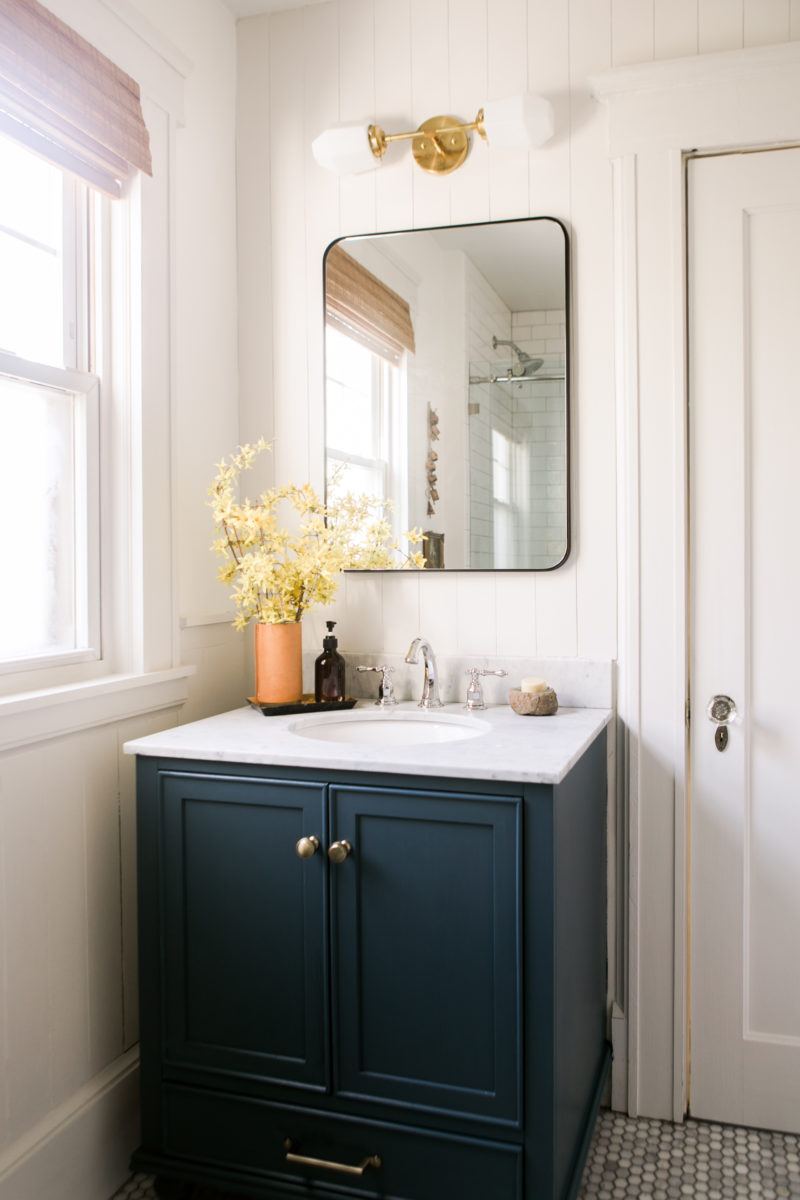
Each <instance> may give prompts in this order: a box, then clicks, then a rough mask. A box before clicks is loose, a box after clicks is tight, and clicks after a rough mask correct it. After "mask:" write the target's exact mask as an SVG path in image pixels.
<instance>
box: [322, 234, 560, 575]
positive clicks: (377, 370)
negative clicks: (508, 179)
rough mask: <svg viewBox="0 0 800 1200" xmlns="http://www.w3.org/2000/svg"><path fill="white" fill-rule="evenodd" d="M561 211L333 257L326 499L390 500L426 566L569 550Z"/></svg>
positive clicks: (538, 558)
mask: <svg viewBox="0 0 800 1200" xmlns="http://www.w3.org/2000/svg"><path fill="white" fill-rule="evenodd" d="M567 259H568V247H567V236H566V231H565V230H564V227H563V226H562V225H561V224H560V222H559V221H557V220H555V219H554V218H551V217H536V218H532V219H530V220H518V221H494V222H491V223H490V224H486V225H458V226H450V227H448V228H443V229H419V230H413V231H409V232H403V233H389V234H375V235H366V236H364V237H348V238H343V239H341V240H340V241H338V242H335V243H334V244H333V245H332V246H330V247H329V248H328V251H327V253H326V256H325V322H326V325H325V328H326V338H325V351H326V353H325V377H326V378H325V453H326V476H327V488H328V496H329V498H332V497H333V496H335V495H336V494H337V492H338V493H340V492H354V493H365V492H366V493H369V494H370V495H371V496H373V497H374V498H375V499H376V500H378V501H389V502H390V507H389V519H390V521H391V523H392V526H393V529H394V533H395V535H396V536H397V537H398V538H399V539H400V540H401V542H402V540H403V536H404V534H405V533H406V531H408V530H409V529H413V528H415V527H416V528H418V529H421V530H422V531H423V534H424V539H423V543H422V550H423V553H424V555H425V561H426V569H428V570H442V569H452V570H459V571H463V570H512V571H523V570H534V571H536V570H538V571H547V570H552V569H553V568H554V567H557V566H560V564H561V563H563V562H564V560H565V558H566V557H567V554H568V552H569V490H570V489H569V436H568V428H569V407H568V398H569V389H568V380H569V360H568V347H569V312H568V304H569V291H568V282H567V280H568V261H567Z"/></svg>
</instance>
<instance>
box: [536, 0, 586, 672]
mask: <svg viewBox="0 0 800 1200" xmlns="http://www.w3.org/2000/svg"><path fill="white" fill-rule="evenodd" d="M569 27H570V12H569V5H567V4H564V5H554V4H550V3H548V0H529V3H528V79H529V81H530V87H531V88H532V89H533V90H534V91H537V92H543V93H544V94H545V95H546V96H548V97H549V98H550V99H551V100H552V102H553V106H554V110H555V119H556V132H555V137H554V139H553V141H552V142H550V143H548V145H547V146H545V147H543V148H542V149H541V150H534V151H533V152H532V154H531V156H530V161H531V167H530V186H529V201H528V205H529V207H528V211H529V213H530V215H531V216H554V217H559V218H560V219H561V220H562V221H564V222H565V223H566V225H567V228H568V230H570V217H571V190H572V188H571V159H570V153H571V151H570V146H571V140H572V98H571V94H570V87H569V80H570V40H569ZM574 445H575V437H574V430H573V437H572V444H571V447H570V453H573V449H574ZM576 494H577V488H576V483H575V471H574V463H573V474H572V504H573V506H574V505H575V497H576ZM573 516H574V507H573ZM575 589H576V573H575V557H574V550H573V552H572V553H571V555H570V558H569V559H568V561H567V564H566V565H565V566H564V567H561V568H559V570H558V571H554V572H552V573H548V574H547V575H541V574H539V575H536V576H535V579H534V595H535V610H536V617H535V620H536V625H535V629H536V652H537V654H543V655H544V654H574V653H576V651H577V593H576V590H575Z"/></svg>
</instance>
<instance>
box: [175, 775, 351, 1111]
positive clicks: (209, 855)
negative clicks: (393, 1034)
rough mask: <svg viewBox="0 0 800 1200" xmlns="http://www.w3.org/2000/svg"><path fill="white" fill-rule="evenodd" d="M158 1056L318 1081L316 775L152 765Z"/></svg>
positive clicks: (322, 1003)
mask: <svg viewBox="0 0 800 1200" xmlns="http://www.w3.org/2000/svg"><path fill="white" fill-rule="evenodd" d="M160 795H161V835H162V847H161V863H162V889H163V890H162V895H163V904H164V928H165V946H164V953H165V991H164V997H165V1013H166V1033H167V1038H166V1053H165V1057H166V1059H167V1062H168V1063H172V1064H174V1065H195V1066H202V1067H204V1068H209V1069H212V1070H213V1069H216V1070H218V1071H222V1072H225V1073H230V1074H233V1075H236V1074H239V1073H246V1074H248V1075H255V1076H258V1077H261V1078H264V1079H272V1080H279V1081H282V1082H286V1083H295V1084H303V1085H306V1086H311V1087H317V1088H324V1087H325V1086H326V1084H327V1078H326V1066H325V1057H326V1056H325V1028H326V1025H325V1010H326V981H325V972H324V962H325V944H326V939H325V921H326V911H325V903H324V897H325V874H326V870H327V868H326V864H325V858H324V854H323V852H322V850H321V849H320V850H319V851H318V852H317V853H316V854H315V855H314V856H313V857H312V858H309V859H300V858H299V857H298V856H297V854H296V853H295V844H296V843H297V841H298V840H299V839H300V838H301V837H307V836H310V835H312V834H313V835H315V836H316V837H317V838H319V839H320V842H321V843H322V839H323V837H324V809H325V788H324V787H321V786H319V785H318V784H303V783H291V782H287V781H281V782H269V781H263V780H256V779H230V778H229V779H226V778H221V777H219V776H214V777H204V776H202V775H191V774H186V775H183V774H180V773H175V774H172V773H170V774H166V773H165V774H163V775H162V776H161V793H160Z"/></svg>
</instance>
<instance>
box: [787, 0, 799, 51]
mask: <svg viewBox="0 0 800 1200" xmlns="http://www.w3.org/2000/svg"><path fill="white" fill-rule="evenodd" d="M789 38H790V40H791V41H793V42H795V41H797V40H798V39H800V0H790V4H789Z"/></svg>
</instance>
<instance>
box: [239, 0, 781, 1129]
mask: <svg viewBox="0 0 800 1200" xmlns="http://www.w3.org/2000/svg"><path fill="white" fill-rule="evenodd" d="M238 30H239V127H238V137H239V158H238V163H239V167H238V170H239V245H240V248H241V257H240V276H239V296H240V371H241V385H242V389H241V410H240V411H241V422H242V426H241V428H242V436H243V437H244V438H249V439H252V438H253V437H256V436H258V434H260V433H264V434H265V435H266V436H274V437H275V461H274V474H275V477H276V479H277V480H278V481H280V482H283V481H286V480H289V479H291V480H297V481H300V480H304V479H306V478H310V479H311V480H312V481H314V482H315V483H317V484H319V483H320V481H321V478H322V337H323V325H322V272H321V258H322V252H323V250H324V248H325V246H326V245H327V243H328V242H330V241H331V240H332V239H333V238H335V237H338V236H340V235H342V234H348V233H365V232H371V231H379V230H394V229H403V228H412V227H422V226H426V225H438V224H448V223H457V222H469V221H483V220H488V219H493V218H500V217H520V216H525V215H534V216H535V215H552V216H557V217H560V218H561V219H562V220H563V221H565V222H566V224H567V225H568V227H569V229H570V234H571V247H572V255H573V257H572V280H571V282H572V346H571V349H572V417H573V425H572V503H573V516H574V522H573V525H574V538H573V548H572V554H571V556H570V558H569V560H568V562H567V564H566V565H565V566H564V567H563V568H561V569H560V570H557V571H554V572H552V573H549V574H538V575H535V576H532V575H513V574H509V575H498V576H492V575H478V574H475V575H449V576H446V577H436V578H434V577H432V576H431V577H423V578H422V579H417V578H413V577H401V578H397V577H393V576H375V577H373V578H370V577H365V576H350V577H348V579H347V581H346V584H345V585H344V586H343V588H342V590H341V591H340V593H339V597H338V599H337V603H336V604H335V605H334V606H332V614H331V615H333V616H335V617H337V618H338V619H339V620H340V622H341V635H342V638H341V644H342V648H343V649H344V650H346V651H355V652H357V653H361V652H364V651H374V652H376V653H377V652H383V653H395V654H401V653H403V652H404V651H405V649H406V646H407V645H408V641H409V639H410V638H411V637H412V636H413V635H414V634H415V633H417V632H424V633H425V635H426V636H428V637H429V638H430V640H431V641H432V642H433V644H434V646H435V647H436V649H437V650H439V651H441V652H442V653H450V654H457V655H463V656H480V657H487V658H491V657H492V656H495V655H508V656H520V657H523V656H540V657H551V656H570V655H575V656H580V657H584V658H596V659H609V658H618V659H622V660H624V658H625V656H626V655H627V654H628V653H629V652H630V651H631V650H632V649H634V650H635V640H636V637H637V636H638V634H637V633H636V632H635V631H634V632H632V631H631V628H630V623H629V620H628V615H629V614H630V615H631V616H633V615H634V613H635V611H636V605H637V604H638V603H639V599H640V598H639V593H638V576H634V575H632V574H631V573H632V572H637V571H638V559H637V558H636V553H635V547H633V546H632V545H631V544H630V539H631V538H635V536H636V530H635V529H633V528H632V527H631V525H630V522H629V520H628V514H627V513H626V514H623V516H622V519H621V520H619V521H618V513H617V505H618V496H617V486H618V482H619V484H620V487H621V488H622V502H623V504H625V503H626V498H627V489H626V487H623V485H624V484H626V480H627V472H628V471H629V470H630V469H631V466H633V467H634V468H638V458H637V456H636V454H637V451H636V438H637V436H638V435H637V431H636V428H635V427H633V426H631V427H626V428H624V429H622V428H620V429H618V428H617V425H616V420H617V412H616V398H615V389H616V381H615V348H618V346H619V343H618V341H617V340H616V338H617V335H618V333H619V331H618V330H615V328H614V277H615V269H616V271H617V273H618V275H620V276H622V275H624V273H625V272H626V271H629V269H630V264H629V263H628V262H626V260H625V258H624V252H623V251H624V248H620V247H619V246H618V248H617V258H616V261H615V251H614V239H613V218H612V207H613V206H612V192H613V181H612V171H611V165H610V162H609V158H608V127H607V117H606V115H605V114H604V112H603V111H602V110H601V108H600V107H599V106H598V105H597V104H596V102H595V101H594V100H593V99H592V98H591V95H590V87H589V76H590V75H593V74H594V73H596V72H599V71H603V70H605V69H607V68H609V67H621V66H624V65H626V64H631V63H643V62H649V61H652V60H654V59H668V58H673V57H675V56H679V55H697V54H698V53H708V52H711V51H720V50H728V49H737V48H742V47H745V46H756V45H763V44H766V43H774V42H782V41H789V40H791V39H797V38H800V8H799V7H798V4H797V0H563V2H562V3H553V2H552V0H491V3H487V0H333V2H329V3H323V4H317V5H311V6H308V7H305V8H301V9H294V10H292V11H290V12H280V13H275V14H273V15H271V16H265V17H256V18H249V19H247V20H243V21H240V22H239V25H238ZM526 88H530V89H531V90H534V91H540V92H543V93H545V94H546V95H548V96H549V97H550V98H551V99H552V101H553V103H554V106H555V111H556V136H555V138H554V140H553V141H552V142H551V143H550V144H549V145H547V146H545V147H543V148H542V149H541V150H538V151H535V152H533V153H531V154H530V155H528V154H516V155H501V154H498V153H493V152H492V151H491V150H489V151H487V150H486V148H485V147H483V146H482V145H478V146H475V147H474V148H473V152H472V154H471V155H470V157H469V159H468V161H467V163H466V164H465V166H464V167H463V168H462V169H461V170H460V171H458V172H457V173H456V174H454V175H453V176H452V177H450V178H448V179H444V180H442V179H432V178H430V177H428V176H425V175H424V174H423V173H422V172H420V171H419V170H417V169H416V168H414V167H413V165H412V163H411V160H410V156H409V155H408V154H407V153H405V154H404V153H402V152H400V151H396V152H394V153H391V154H390V155H388V156H387V160H386V161H385V162H384V164H383V165H382V166H381V167H380V168H379V169H378V170H377V171H375V172H374V173H372V174H369V175H365V176H356V177H351V178H346V179H342V180H341V181H340V180H338V179H337V178H336V177H334V176H333V175H331V174H328V173H326V172H325V171H323V170H321V169H320V168H319V167H318V166H317V165H316V163H315V162H314V160H313V158H312V156H311V151H310V142H311V139H312V137H313V136H314V135H315V134H316V133H317V132H319V130H320V129H322V128H324V127H326V126H328V125H331V124H334V123H336V122H337V121H347V120H362V119H367V118H369V119H379V120H380V121H381V122H382V123H384V124H385V125H386V126H387V127H389V128H409V127H411V126H413V125H415V124H417V123H418V122H419V121H420V120H422V119H423V118H425V117H428V116H432V115H433V114H434V113H440V112H448V111H451V112H454V113H456V114H457V115H460V116H463V117H466V118H469V117H471V116H472V115H473V114H474V112H475V111H476V110H477V108H478V106H479V104H480V103H481V102H482V101H483V100H484V99H486V98H487V97H500V96H503V95H508V94H510V93H513V92H515V91H521V90H524V89H526ZM649 132H650V131H649V130H648V133H649ZM622 199H624V196H623V197H622ZM621 317H622V319H623V320H624V319H625V314H624V313H621ZM634 320H635V317H634ZM634 337H635V327H634ZM673 349H674V347H673ZM626 356H627V345H626ZM664 366H665V363H664V360H663V358H662V361H661V368H662V371H663V369H664ZM627 367H628V360H627V357H626V369H627ZM623 383H625V380H623ZM626 386H627V385H626ZM626 411H627V410H626V409H625V407H624V405H623V406H621V408H620V412H621V413H626ZM633 415H634V416H635V414H633ZM618 455H619V462H620V475H621V478H620V480H619V481H618V478H617V461H618ZM661 473H662V474H663V470H662V471H661ZM654 474H655V475H656V476H657V477H658V478H659V479H660V478H661V475H660V474H659V472H658V471H656V472H655V473H654ZM652 491H653V487H652V485H651V484H650V482H648V494H650V493H652ZM660 503H661V505H662V508H663V509H664V512H665V514H666V516H665V521H666V522H667V523H669V521H670V520H671V513H672V509H671V507H670V506H671V505H672V503H673V494H672V490H671V487H668V488H667V489H666V490H665V491H664V493H663V497H662V499H661V502H660ZM647 549H648V553H649V554H650V555H651V556H653V555H657V554H658V551H659V546H658V543H657V542H655V543H653V544H652V545H649V546H648V548H647ZM618 564H619V571H620V573H619V575H618ZM671 568H672V562H670V564H669V568H668V573H669V570H671ZM618 579H620V580H621V582H622V592H623V595H622V600H623V603H622V605H621V606H618ZM667 586H671V585H670V584H668V585H667ZM651 597H652V604H653V609H652V619H653V620H657V608H658V603H659V596H658V595H655V596H653V593H651V592H648V593H647V595H645V596H643V597H642V599H643V600H645V601H646V602H647V603H650V602H651ZM321 615H322V614H320V616H321ZM618 622H619V625H618ZM307 629H308V638H307V641H306V645H307V648H309V649H312V648H316V646H317V645H318V644H319V641H320V634H321V629H320V625H319V620H318V619H317V618H314V620H312V621H309V622H307ZM621 666H622V668H623V670H624V668H625V662H624V661H622V663H621ZM646 682H647V683H648V686H650V687H653V688H658V687H659V681H658V678H657V676H652V677H649V678H648V679H647V680H646ZM635 687H636V681H635V680H634V681H632V682H631V683H630V684H626V696H627V703H628V705H629V708H631V707H632V706H633V707H635V705H636V704H637V703H638V698H637V695H636V694H635ZM620 750H621V751H624V753H625V756H626V770H625V771H620V776H621V777H624V776H625V775H626V774H627V772H628V770H629V769H630V768H629V766H628V765H627V763H628V757H629V755H632V756H635V755H636V753H637V747H636V744H635V742H634V743H633V744H631V745H628V742H627V738H626V732H625V729H624V727H621V729H620V734H619V743H618V753H619V751H620ZM634 765H635V764H634ZM623 811H624V810H623ZM670 812H671V810H670ZM670 819H671V817H670ZM633 832H634V834H635V835H636V836H638V833H636V831H633ZM625 844H626V842H621V843H620V845H625ZM614 853H615V847H613V846H612V857H613V855H614ZM612 869H613V868H612ZM619 870H620V871H621V872H622V878H624V872H625V862H624V861H622V862H621V864H620V865H619ZM643 883H644V884H645V885H646V886H649V882H648V881H646V880H645V881H643ZM612 890H613V883H612ZM656 892H657V895H656V896H655V901H654V902H655V903H656V904H657V905H662V904H663V896H662V894H661V892H660V891H658V888H656ZM668 915H669V920H670V921H671V919H672V912H671V909H670V913H669V914H668ZM660 952H661V943H660V942H659V943H658V944H657V949H656V951H655V953H660ZM624 982H625V981H624V972H623V971H622V970H621V968H620V972H619V987H620V988H621V989H624ZM618 999H619V1001H620V1002H621V1005H624V1000H625V996H624V990H623V991H621V992H620V993H619V994H618ZM615 1015H616V1018H617V1019H616V1020H615V1022H614V1025H615V1029H616V1030H621V1029H622V1027H623V1026H624V1020H623V1017H622V1007H618V1008H617V1010H616V1011H615ZM645 1015H646V1018H647V1020H646V1022H645V1024H644V1025H643V1026H641V1028H642V1029H643V1028H646V1030H647V1037H645V1038H640V1039H639V1041H638V1043H637V1046H636V1047H635V1055H636V1059H635V1062H633V1063H632V1066H631V1073H630V1075H631V1078H632V1079H633V1080H634V1082H635V1087H636V1092H637V1096H636V1099H635V1103H636V1105H637V1106H638V1111H640V1112H641V1113H642V1114H643V1115H648V1116H660V1117H667V1116H672V1115H673V1061H672V1046H673V1032H674V1030H673V1021H674V1017H675V1009H674V1006H673V998H672V994H671V992H670V991H669V989H668V994H667V995H666V1000H665V1002H664V1003H661V1002H660V1001H659V1002H658V1003H656V1004H654V1006H653V1007H652V1009H651V1011H649V1012H648V1013H646V1014H645ZM615 1040H616V1038H615ZM616 1063H617V1066H616V1068H615V1083H616V1085H617V1086H616V1089H615V1103H617V1104H619V1105H621V1106H624V1105H626V1104H627V1099H626V1096H625V1082H626V1081H625V1072H626V1063H625V1044H624V1030H623V1037H622V1038H620V1039H619V1041H618V1042H617V1054H616Z"/></svg>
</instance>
